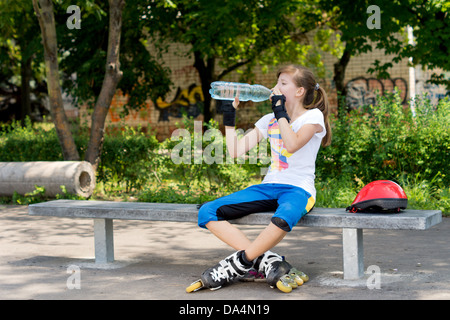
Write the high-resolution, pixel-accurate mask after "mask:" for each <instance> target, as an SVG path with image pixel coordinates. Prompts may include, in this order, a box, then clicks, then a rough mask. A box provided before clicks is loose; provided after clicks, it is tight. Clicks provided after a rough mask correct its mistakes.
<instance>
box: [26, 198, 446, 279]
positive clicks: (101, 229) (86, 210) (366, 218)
mask: <svg viewBox="0 0 450 320" xmlns="http://www.w3.org/2000/svg"><path fill="white" fill-rule="evenodd" d="M28 210H29V214H30V215H32V216H54V217H64V218H88V219H93V220H94V238H95V262H96V263H108V262H113V261H114V241H113V220H114V219H121V220H146V221H179V222H194V223H196V222H197V213H198V209H197V205H195V204H177V203H142V202H112V201H85V200H55V201H49V202H44V203H38V204H32V205H29V209H28ZM272 215H273V212H264V213H255V214H252V215H249V216H246V217H243V218H241V219H236V220H233V221H230V222H232V223H236V224H246V225H268V224H269V222H270V218H271V217H272ZM441 221H442V214H441V211H439V210H405V211H403V212H402V213H394V214H381V213H380V214H366V213H364V214H362V213H359V214H356V213H349V212H346V211H345V209H335V208H314V209H313V210H312V211H311V212H310V213H308V214H307V215H306V216H304V217H303V218H302V219H301V220H300V221H299V223H298V224H297V225H299V226H305V227H319V228H321V227H322V228H342V241H343V261H344V263H343V264H344V265H343V271H344V279H360V278H362V277H363V276H364V253H363V252H364V250H363V229H389V230H426V229H428V228H430V227H432V226H434V225H436V224H438V223H440V222H441Z"/></svg>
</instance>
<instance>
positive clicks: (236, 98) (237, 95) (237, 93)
mask: <svg viewBox="0 0 450 320" xmlns="http://www.w3.org/2000/svg"><path fill="white" fill-rule="evenodd" d="M240 89H241V88H240V87H238V88H237V91H236V97H234V101H233V107H234V109H237V107H238V105H239V92H240V91H241V90H240Z"/></svg>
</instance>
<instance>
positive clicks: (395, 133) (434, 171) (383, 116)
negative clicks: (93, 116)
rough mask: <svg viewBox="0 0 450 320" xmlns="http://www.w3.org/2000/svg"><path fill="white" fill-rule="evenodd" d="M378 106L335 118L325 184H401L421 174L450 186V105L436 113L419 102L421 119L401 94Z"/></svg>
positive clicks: (322, 160) (320, 164)
mask: <svg viewBox="0 0 450 320" xmlns="http://www.w3.org/2000/svg"><path fill="white" fill-rule="evenodd" d="M377 101H378V104H377V105H376V106H369V107H367V109H366V110H364V111H352V112H350V113H349V114H345V115H341V116H340V117H339V118H334V117H332V119H331V122H332V128H333V141H332V144H331V146H330V147H328V148H322V149H321V150H320V152H319V155H318V160H317V175H318V177H319V178H322V179H326V178H328V177H330V178H332V177H339V176H348V177H350V178H353V177H357V178H359V179H361V180H363V181H364V182H365V183H368V182H370V181H374V180H380V179H388V180H397V181H398V180H401V179H402V178H404V177H414V176H415V175H416V174H417V173H420V176H421V178H422V179H425V180H428V181H433V182H434V183H435V184H439V183H441V184H444V185H447V186H448V185H449V184H450V175H449V174H448V173H449V172H450V161H448V159H449V158H450V157H449V151H450V130H449V127H450V102H449V100H448V99H447V100H441V101H440V102H439V104H438V105H437V107H436V108H432V107H431V106H430V103H429V101H427V100H426V99H418V100H417V103H416V116H413V115H412V113H411V110H410V108H409V107H404V106H402V104H401V99H400V96H399V94H398V92H394V93H393V94H391V95H387V96H385V97H383V96H379V97H378V99H377Z"/></svg>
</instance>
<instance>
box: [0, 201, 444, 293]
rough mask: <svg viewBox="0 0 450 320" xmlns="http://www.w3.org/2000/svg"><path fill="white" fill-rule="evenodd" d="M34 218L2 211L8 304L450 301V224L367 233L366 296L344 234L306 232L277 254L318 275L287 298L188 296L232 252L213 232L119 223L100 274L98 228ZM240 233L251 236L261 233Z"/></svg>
mask: <svg viewBox="0 0 450 320" xmlns="http://www.w3.org/2000/svg"><path fill="white" fill-rule="evenodd" d="M27 210H28V209H27V207H26V206H5V205H0V299H56V300H69V299H149V300H156V299H162V300H169V299H170V300H223V301H226V300H258V301H261V300H286V299H294V300H305V299H326V300H334V299H346V300H355V299H370V300H373V299H405V300H406V299H420V300H422V299H450V273H449V270H450V246H449V240H450V238H449V234H450V219H449V218H444V219H443V222H442V223H441V224H439V225H437V226H435V227H433V228H431V229H429V230H427V231H384V230H365V231H364V244H365V246H364V250H365V267H366V268H368V267H369V266H371V265H375V266H377V267H378V268H379V270H380V271H381V275H380V277H379V279H380V282H379V283H380V288H379V289H376V288H375V289H369V288H368V286H367V280H368V279H369V276H370V275H372V274H371V273H370V274H369V273H368V274H367V275H366V279H364V280H359V281H346V280H343V279H342V272H341V271H342V243H341V233H340V230H338V229H317V228H306V227H298V228H296V230H294V231H293V232H291V233H290V234H289V235H288V236H287V237H286V238H285V240H284V241H283V242H282V243H281V244H280V245H278V246H277V248H276V249H275V250H274V251H276V252H278V253H280V254H283V255H285V256H286V257H287V260H288V261H289V262H290V263H291V264H293V265H295V266H297V267H298V268H299V269H301V270H303V271H304V272H305V273H307V274H308V275H309V276H310V279H311V280H310V281H309V282H308V283H307V284H305V285H304V286H302V287H300V288H298V289H296V290H294V291H293V292H292V293H290V294H284V293H281V292H279V291H278V290H275V289H270V288H269V287H268V285H267V284H266V283H255V282H252V283H242V282H241V283H236V284H233V285H232V286H229V287H226V288H223V289H221V290H217V291H214V292H212V291H209V290H202V291H199V292H196V293H191V294H187V293H185V287H186V286H188V285H189V284H190V283H191V282H193V281H195V280H196V279H197V278H198V277H199V275H200V274H201V273H202V272H203V270H204V269H206V268H207V267H209V266H211V265H213V264H215V263H216V262H217V261H219V260H220V259H222V258H223V257H225V256H226V255H228V254H230V253H231V252H232V251H231V250H230V249H229V248H227V247H226V246H225V245H224V244H222V243H221V242H220V241H219V240H217V239H216V238H215V237H213V236H212V235H211V234H209V232H208V231H206V230H201V229H199V228H197V227H196V226H195V225H194V224H191V223H167V222H139V221H114V233H115V234H114V240H115V243H114V245H115V256H116V260H117V261H116V262H115V263H113V264H112V265H108V266H101V267H98V266H95V265H94V263H93V256H94V239H93V223H92V221H91V220H82V219H78V220H72V219H62V218H54V217H31V216H28V214H27V213H28V211H27ZM241 227H242V226H241ZM242 228H243V229H244V230H245V232H246V233H248V234H249V235H250V236H251V237H253V236H256V235H257V234H258V232H259V231H260V230H261V229H262V228H261V227H256V226H243V227H242ZM71 270H74V272H75V273H72V271H71ZM370 279H371V280H375V276H372V277H371V278H370ZM78 280H79V281H78ZM77 285H79V289H77ZM71 288H72V289H71Z"/></svg>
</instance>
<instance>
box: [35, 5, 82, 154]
mask: <svg viewBox="0 0 450 320" xmlns="http://www.w3.org/2000/svg"><path fill="white" fill-rule="evenodd" d="M33 7H34V11H35V12H36V16H37V18H38V20H39V25H40V27H41V32H42V42H43V45H44V59H45V71H46V74H47V88H48V96H49V99H50V112H51V115H52V119H53V123H54V124H55V129H56V133H57V134H58V139H59V143H60V145H61V148H62V151H63V156H64V160H79V159H80V156H79V154H78V150H77V148H76V145H75V142H74V140H73V137H72V133H71V131H70V126H69V123H68V121H67V116H66V113H65V112H64V107H63V100H62V92H61V86H60V83H59V68H58V56H57V53H58V51H57V41H56V27H55V18H54V15H53V3H52V0H33Z"/></svg>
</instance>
